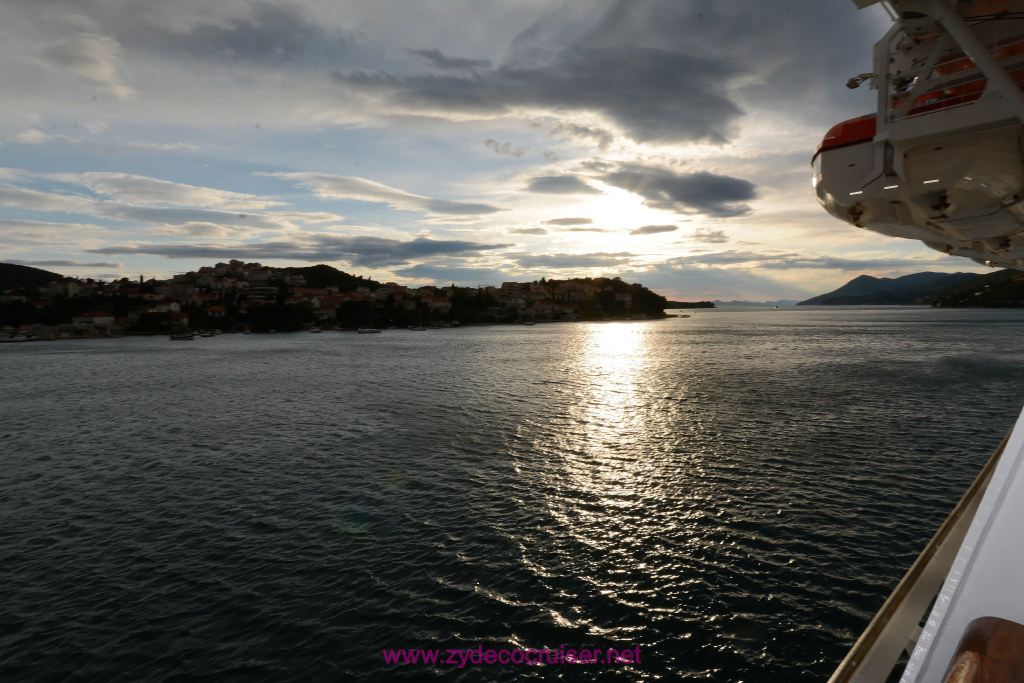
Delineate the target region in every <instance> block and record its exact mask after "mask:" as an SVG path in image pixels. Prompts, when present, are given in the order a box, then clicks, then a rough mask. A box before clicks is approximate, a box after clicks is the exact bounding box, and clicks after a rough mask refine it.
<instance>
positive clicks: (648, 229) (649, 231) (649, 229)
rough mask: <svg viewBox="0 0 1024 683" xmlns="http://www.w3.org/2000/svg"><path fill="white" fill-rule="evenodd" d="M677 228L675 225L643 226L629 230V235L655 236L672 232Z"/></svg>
mask: <svg viewBox="0 0 1024 683" xmlns="http://www.w3.org/2000/svg"><path fill="white" fill-rule="evenodd" d="M678 229H679V228H678V227H676V226H675V225H645V226H644V227H642V228H637V229H636V230H630V231H629V234H630V235H656V234H657V233H659V232H674V231H676V230H678Z"/></svg>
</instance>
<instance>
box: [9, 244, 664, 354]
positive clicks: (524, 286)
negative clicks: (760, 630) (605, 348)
mask: <svg viewBox="0 0 1024 683" xmlns="http://www.w3.org/2000/svg"><path fill="white" fill-rule="evenodd" d="M0 283H2V285H3V288H2V289H0V336H11V335H12V334H15V333H19V334H29V335H32V336H37V337H54V338H67V337H83V336H87V337H88V336H110V335H121V334H165V333H172V332H175V331H179V330H223V331H226V332H231V331H253V332H266V331H271V330H276V331H295V330H302V329H310V328H315V329H355V328H360V327H370V326H376V327H407V326H425V325H455V324H493V323H533V322H549V321H550V322H554V321H570V320H633V319H656V318H664V317H666V314H665V308H667V307H668V302H667V300H666V299H665V297H663V296H661V295H659V294H655V293H654V292H652V291H650V290H649V289H647V288H646V287H644V286H643V285H640V284H637V283H632V284H630V283H626V282H624V281H623V280H622V279H621V278H618V277H612V278H606V277H598V278H573V279H568V280H548V279H545V278H542V279H541V280H539V281H534V282H504V283H502V284H501V285H500V286H496V287H490V286H488V287H475V288H471V287H456V286H455V285H454V284H453V285H451V286H446V287H434V286H424V287H410V286H405V285H400V284H397V283H394V282H385V283H380V282H377V281H375V280H372V279H368V278H363V277H360V276H357V275H351V274H348V273H345V272H344V271H341V270H338V269H336V268H333V267H331V266H328V265H317V266H306V267H295V268H274V267H269V266H264V265H261V264H259V263H244V262H242V261H238V260H231V261H230V262H228V263H218V264H216V265H213V266H206V267H203V268H200V269H199V270H198V271H194V272H188V273H183V274H180V275H175V276H174V277H172V278H170V279H167V280H158V279H149V280H146V279H144V278H143V277H141V276H140V277H139V279H138V280H137V281H135V280H129V279H128V278H122V279H120V280H114V281H112V282H102V281H94V280H92V279H85V280H81V279H75V278H69V277H64V276H62V275H59V274H57V273H51V272H48V271H45V270H40V269H37V268H30V267H28V266H22V265H18V264H10V263H0Z"/></svg>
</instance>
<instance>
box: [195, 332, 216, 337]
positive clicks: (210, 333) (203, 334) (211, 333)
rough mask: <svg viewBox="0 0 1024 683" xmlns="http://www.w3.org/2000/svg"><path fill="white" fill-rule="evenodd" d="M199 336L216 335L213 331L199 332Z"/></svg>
mask: <svg viewBox="0 0 1024 683" xmlns="http://www.w3.org/2000/svg"><path fill="white" fill-rule="evenodd" d="M199 336H200V337H213V336H216V335H214V334H213V332H200V333H199Z"/></svg>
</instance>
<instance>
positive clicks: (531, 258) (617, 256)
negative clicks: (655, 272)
mask: <svg viewBox="0 0 1024 683" xmlns="http://www.w3.org/2000/svg"><path fill="white" fill-rule="evenodd" d="M509 258H510V259H511V260H513V261H514V262H515V263H517V264H518V265H519V266H520V267H522V268H599V267H604V266H620V265H622V264H624V263H628V262H629V260H630V259H631V258H633V254H630V253H628V252H616V253H596V254H516V255H510V256H509Z"/></svg>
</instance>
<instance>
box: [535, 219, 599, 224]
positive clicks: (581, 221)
mask: <svg viewBox="0 0 1024 683" xmlns="http://www.w3.org/2000/svg"><path fill="white" fill-rule="evenodd" d="M593 222H594V220H593V219H592V218H552V219H551V220H549V221H544V225H590V224H591V223H593Z"/></svg>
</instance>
